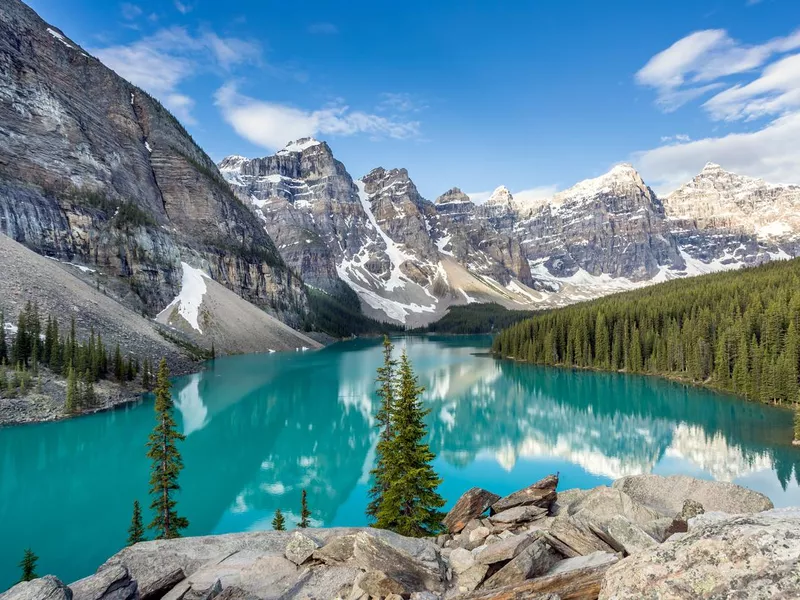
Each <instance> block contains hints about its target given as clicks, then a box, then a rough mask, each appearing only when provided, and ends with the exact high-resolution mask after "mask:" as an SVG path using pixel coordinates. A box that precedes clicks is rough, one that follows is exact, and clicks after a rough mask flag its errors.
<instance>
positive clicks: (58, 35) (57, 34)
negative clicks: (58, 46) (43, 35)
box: [47, 27, 72, 48]
mask: <svg viewBox="0 0 800 600" xmlns="http://www.w3.org/2000/svg"><path fill="white" fill-rule="evenodd" d="M47 33H49V34H50V35H52V36H53V37H54V38H56V39H57V40H58V41H59V42H61V43H62V44H64V45H65V46H66V47H67V48H72V46H70V45H69V44H68V43H67V40H66V39H65V38H64V34H62V33H61V32H59V31H56V30H55V29H51V28H50V27H48V28H47Z"/></svg>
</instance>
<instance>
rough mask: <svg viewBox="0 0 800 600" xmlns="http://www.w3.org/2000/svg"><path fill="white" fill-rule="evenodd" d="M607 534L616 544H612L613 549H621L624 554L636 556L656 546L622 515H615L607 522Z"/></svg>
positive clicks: (656, 543) (654, 541)
mask: <svg viewBox="0 0 800 600" xmlns="http://www.w3.org/2000/svg"><path fill="white" fill-rule="evenodd" d="M607 532H608V535H609V536H610V537H611V538H612V539H613V540H614V541H615V542H616V544H613V545H614V547H615V548H621V549H622V550H623V551H624V552H625V553H626V554H638V553H639V552H642V551H644V550H649V549H650V548H654V547H655V546H657V545H658V542H656V540H654V539H653V538H652V537H650V536H649V535H647V534H646V533H645V532H644V531H643V530H642V529H641V528H640V527H637V526H636V525H635V524H634V523H631V522H630V521H629V520H628V519H626V518H625V517H623V516H622V515H617V516H616V517H614V518H613V519H611V521H609V523H608V525H607Z"/></svg>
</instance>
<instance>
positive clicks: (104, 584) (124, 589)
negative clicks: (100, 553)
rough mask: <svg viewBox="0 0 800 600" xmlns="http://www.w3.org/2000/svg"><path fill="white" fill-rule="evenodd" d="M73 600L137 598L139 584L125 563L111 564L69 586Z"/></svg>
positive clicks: (129, 599)
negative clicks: (133, 578)
mask: <svg viewBox="0 0 800 600" xmlns="http://www.w3.org/2000/svg"><path fill="white" fill-rule="evenodd" d="M69 587H70V589H71V590H72V598H73V600H136V599H138V598H139V594H138V585H137V583H136V581H134V580H132V579H131V576H130V573H128V569H127V568H125V566H124V565H111V566H108V567H106V568H104V569H99V570H98V571H97V573H95V574H94V575H91V576H89V577H86V578H84V579H81V580H80V581H76V582H75V583H73V584H72V585H70V586H69Z"/></svg>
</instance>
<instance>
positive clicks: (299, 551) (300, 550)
mask: <svg viewBox="0 0 800 600" xmlns="http://www.w3.org/2000/svg"><path fill="white" fill-rule="evenodd" d="M319 547H320V543H319V542H318V541H317V540H315V539H314V538H312V537H311V536H310V535H306V534H305V533H300V532H299V531H293V532H292V537H291V538H289V542H288V543H287V544H286V548H285V549H284V551H283V554H284V556H286V558H288V559H289V560H290V561H292V562H293V563H294V564H296V565H302V564H303V563H304V562H306V561H307V560H308V559H309V558H311V555H312V554H314V552H315V551H316V550H317V549H318V548H319Z"/></svg>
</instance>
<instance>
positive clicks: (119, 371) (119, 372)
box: [114, 344, 125, 383]
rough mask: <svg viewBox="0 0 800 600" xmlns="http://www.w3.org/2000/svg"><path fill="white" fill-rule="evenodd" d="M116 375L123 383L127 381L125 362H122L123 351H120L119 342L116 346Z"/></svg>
mask: <svg viewBox="0 0 800 600" xmlns="http://www.w3.org/2000/svg"><path fill="white" fill-rule="evenodd" d="M114 377H116V378H117V381H118V382H120V383H122V382H123V381H125V364H124V363H123V362H122V353H121V352H120V351H119V344H117V345H116V347H115V348H114Z"/></svg>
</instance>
